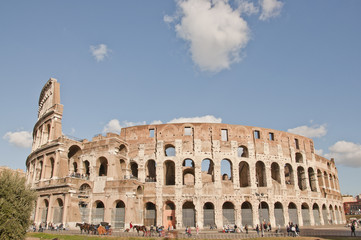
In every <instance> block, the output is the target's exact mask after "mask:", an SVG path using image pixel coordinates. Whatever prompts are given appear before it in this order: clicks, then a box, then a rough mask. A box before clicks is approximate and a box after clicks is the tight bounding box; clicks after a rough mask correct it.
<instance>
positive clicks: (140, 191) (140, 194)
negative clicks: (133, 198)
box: [137, 186, 143, 197]
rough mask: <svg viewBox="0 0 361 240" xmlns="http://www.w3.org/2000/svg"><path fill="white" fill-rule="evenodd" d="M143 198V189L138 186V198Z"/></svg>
mask: <svg viewBox="0 0 361 240" xmlns="http://www.w3.org/2000/svg"><path fill="white" fill-rule="evenodd" d="M140 196H143V188H142V187H141V186H138V188H137V197H140Z"/></svg>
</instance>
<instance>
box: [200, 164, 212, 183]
mask: <svg viewBox="0 0 361 240" xmlns="http://www.w3.org/2000/svg"><path fill="white" fill-rule="evenodd" d="M202 182H203V183H211V182H214V163H213V161H212V160H210V159H207V158H206V159H203V160H202Z"/></svg>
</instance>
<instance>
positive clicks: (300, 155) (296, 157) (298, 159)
mask: <svg viewBox="0 0 361 240" xmlns="http://www.w3.org/2000/svg"><path fill="white" fill-rule="evenodd" d="M295 159H296V163H303V156H302V153H300V152H297V153H296V156H295Z"/></svg>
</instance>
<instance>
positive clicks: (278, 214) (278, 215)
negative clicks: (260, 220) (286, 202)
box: [274, 202, 285, 227]
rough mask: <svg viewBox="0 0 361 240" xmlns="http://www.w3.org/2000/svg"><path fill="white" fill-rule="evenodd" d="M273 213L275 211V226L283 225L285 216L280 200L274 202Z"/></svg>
mask: <svg viewBox="0 0 361 240" xmlns="http://www.w3.org/2000/svg"><path fill="white" fill-rule="evenodd" d="M274 213H275V220H276V227H278V226H281V227H283V226H284V225H285V218H284V213H283V205H282V203H280V202H276V203H275V204H274Z"/></svg>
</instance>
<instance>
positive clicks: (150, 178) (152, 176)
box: [145, 159, 157, 182]
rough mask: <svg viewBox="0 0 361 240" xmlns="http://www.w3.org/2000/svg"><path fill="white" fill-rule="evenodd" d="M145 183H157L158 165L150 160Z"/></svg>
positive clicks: (147, 165)
mask: <svg viewBox="0 0 361 240" xmlns="http://www.w3.org/2000/svg"><path fill="white" fill-rule="evenodd" d="M145 175H146V178H145V181H146V182H156V181H157V163H156V162H155V161H154V160H153V159H150V160H148V161H147V162H146V164H145Z"/></svg>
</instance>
